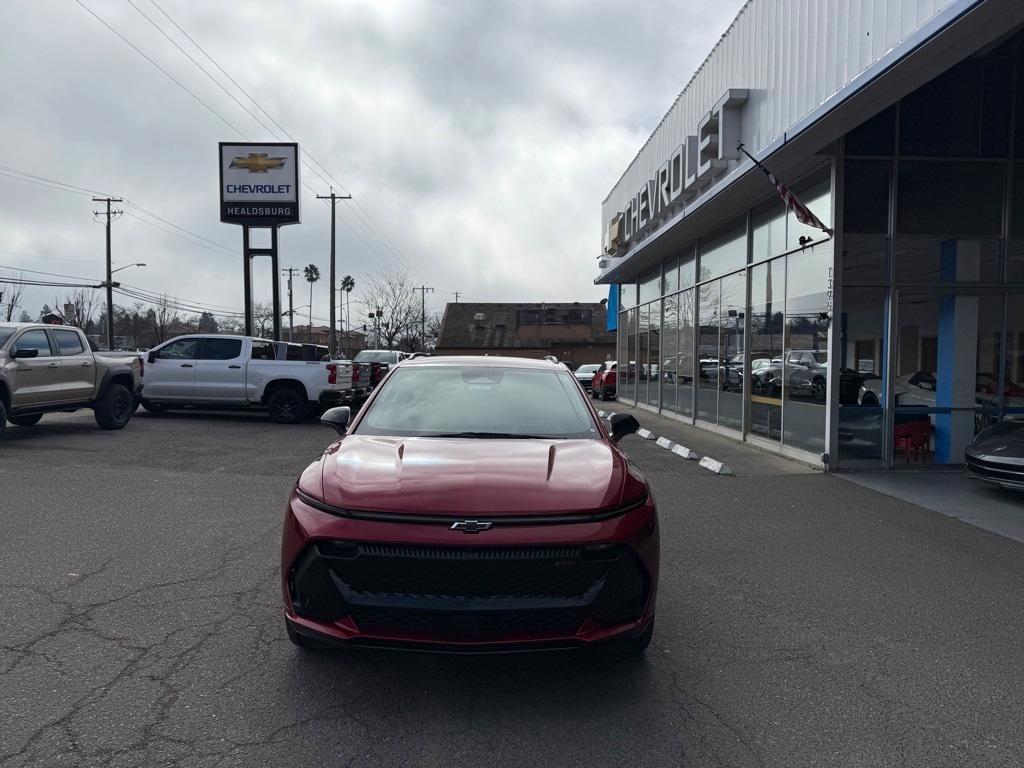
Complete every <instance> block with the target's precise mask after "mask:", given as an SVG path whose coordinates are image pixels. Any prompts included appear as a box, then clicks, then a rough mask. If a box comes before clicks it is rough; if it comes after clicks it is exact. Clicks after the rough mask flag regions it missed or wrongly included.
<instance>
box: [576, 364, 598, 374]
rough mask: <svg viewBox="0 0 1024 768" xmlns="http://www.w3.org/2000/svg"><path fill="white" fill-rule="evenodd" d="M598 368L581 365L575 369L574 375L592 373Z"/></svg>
mask: <svg viewBox="0 0 1024 768" xmlns="http://www.w3.org/2000/svg"><path fill="white" fill-rule="evenodd" d="M598 368H600V366H598V365H581V366H580V367H579V368H577V369H576V373H594V372H595V371H596V370H597V369H598Z"/></svg>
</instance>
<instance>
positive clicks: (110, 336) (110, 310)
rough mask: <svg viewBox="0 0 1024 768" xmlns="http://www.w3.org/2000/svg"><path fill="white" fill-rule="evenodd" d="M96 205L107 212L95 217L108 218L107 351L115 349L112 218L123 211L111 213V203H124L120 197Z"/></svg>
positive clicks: (101, 201)
mask: <svg viewBox="0 0 1024 768" xmlns="http://www.w3.org/2000/svg"><path fill="white" fill-rule="evenodd" d="M92 201H93V202H94V203H106V204H107V210H106V212H105V213H104V211H93V215H94V216H103V215H106V217H107V279H106V280H105V281H104V285H105V286H106V288H107V349H113V348H114V278H113V273H112V271H111V269H110V217H111V216H113V215H114V214H121V213H123V211H111V210H110V204H111V203H122V202H124V201H123V200H122V199H121V198H120V197H94V198H93V199H92Z"/></svg>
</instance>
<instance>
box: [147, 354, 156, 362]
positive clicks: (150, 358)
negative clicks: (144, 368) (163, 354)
mask: <svg viewBox="0 0 1024 768" xmlns="http://www.w3.org/2000/svg"><path fill="white" fill-rule="evenodd" d="M146 362H147V363H149V364H150V365H152V364H153V363H155V362H156V351H152V352H150V353H149V354H148V355H146Z"/></svg>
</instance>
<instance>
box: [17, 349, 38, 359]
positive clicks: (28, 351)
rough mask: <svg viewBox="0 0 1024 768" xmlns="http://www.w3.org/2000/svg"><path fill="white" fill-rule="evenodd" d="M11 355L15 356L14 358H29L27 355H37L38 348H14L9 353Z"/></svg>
mask: <svg viewBox="0 0 1024 768" xmlns="http://www.w3.org/2000/svg"><path fill="white" fill-rule="evenodd" d="M11 357H12V358H15V359H19V358H29V357H39V350H38V349H16V350H14V353H13V354H12V355H11Z"/></svg>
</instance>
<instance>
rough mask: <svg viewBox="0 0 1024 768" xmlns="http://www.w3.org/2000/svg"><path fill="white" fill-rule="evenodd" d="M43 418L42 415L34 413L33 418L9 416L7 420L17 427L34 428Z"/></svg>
mask: <svg viewBox="0 0 1024 768" xmlns="http://www.w3.org/2000/svg"><path fill="white" fill-rule="evenodd" d="M41 418H43V414H41V413H33V414H32V415H31V416H9V417H8V418H7V420H8V421H9V422H11V424H13V425H14V426H16V427H34V426H35V425H36V424H38V423H39V420H40V419H41Z"/></svg>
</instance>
